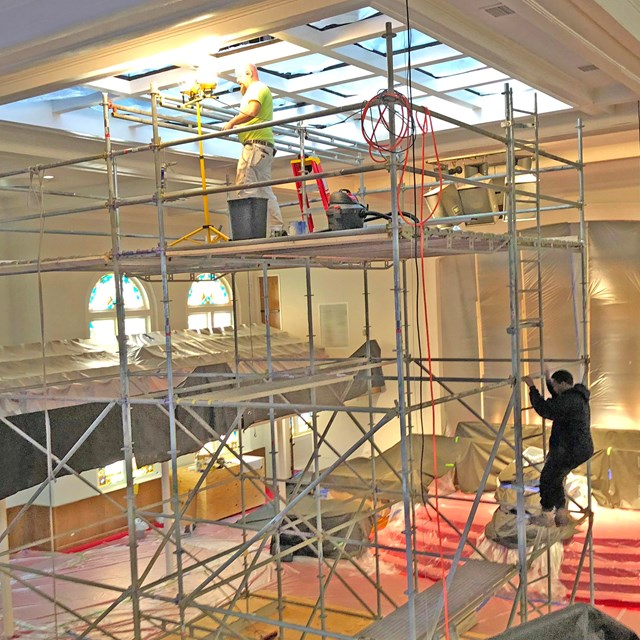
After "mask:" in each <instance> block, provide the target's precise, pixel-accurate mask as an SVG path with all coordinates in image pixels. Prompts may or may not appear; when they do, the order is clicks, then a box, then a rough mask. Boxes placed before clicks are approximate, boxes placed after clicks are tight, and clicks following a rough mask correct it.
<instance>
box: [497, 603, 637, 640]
mask: <svg viewBox="0 0 640 640" xmlns="http://www.w3.org/2000/svg"><path fill="white" fill-rule="evenodd" d="M533 638H544V640H638V636H637V635H636V634H635V633H634V632H633V631H631V629H628V628H627V627H625V626H624V625H623V624H621V623H619V622H618V621H617V620H615V619H614V618H612V617H611V616H608V615H607V614H606V613H602V611H599V610H598V609H596V608H595V607H591V606H590V605H588V604H574V605H572V606H570V607H566V608H564V609H560V611H554V612H553V613H549V614H547V615H546V616H542V617H540V618H536V619H535V620H532V621H531V622H527V623H526V624H522V625H520V626H518V627H513V628H511V629H509V630H508V631H505V632H504V633H501V634H500V635H498V636H494V637H493V638H492V639H491V640H532V639H533Z"/></svg>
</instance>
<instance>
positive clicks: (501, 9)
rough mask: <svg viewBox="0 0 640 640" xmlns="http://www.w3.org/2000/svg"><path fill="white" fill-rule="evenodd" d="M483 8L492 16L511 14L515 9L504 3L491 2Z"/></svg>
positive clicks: (500, 16)
mask: <svg viewBox="0 0 640 640" xmlns="http://www.w3.org/2000/svg"><path fill="white" fill-rule="evenodd" d="M484 10H485V11H486V12H487V13H488V14H489V15H490V16H493V17H494V18H502V17H504V16H512V15H513V14H514V13H515V11H514V10H513V9H510V8H509V7H507V5H505V4H492V5H491V6H490V7H484Z"/></svg>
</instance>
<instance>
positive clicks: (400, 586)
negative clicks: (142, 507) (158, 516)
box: [12, 495, 640, 640]
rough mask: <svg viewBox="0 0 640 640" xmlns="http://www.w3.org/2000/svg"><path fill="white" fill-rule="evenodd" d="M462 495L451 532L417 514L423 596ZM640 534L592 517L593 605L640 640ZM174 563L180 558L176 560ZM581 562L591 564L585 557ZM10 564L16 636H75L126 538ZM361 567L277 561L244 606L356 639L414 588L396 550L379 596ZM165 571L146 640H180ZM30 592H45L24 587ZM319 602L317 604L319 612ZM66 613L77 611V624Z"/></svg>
mask: <svg viewBox="0 0 640 640" xmlns="http://www.w3.org/2000/svg"><path fill="white" fill-rule="evenodd" d="M454 498H463V499H461V500H460V499H441V500H440V506H439V510H440V512H441V513H442V515H443V516H444V517H445V518H446V519H447V520H448V522H449V523H448V524H447V522H445V521H444V520H440V522H438V519H437V518H434V515H433V513H430V512H429V511H428V510H425V511H424V512H420V511H419V512H418V517H417V519H416V524H417V539H418V547H419V549H424V550H428V552H430V553H431V555H427V552H426V551H425V554H424V555H419V557H418V568H419V573H420V578H419V579H418V589H419V590H422V589H425V588H427V587H428V586H430V585H431V584H433V580H435V579H437V578H439V577H440V575H441V574H442V566H443V565H442V562H441V561H440V558H439V557H438V554H439V553H440V548H442V550H443V551H445V552H449V551H450V550H451V549H453V548H455V545H456V543H457V534H455V533H454V528H456V527H458V528H462V527H463V526H464V523H465V521H466V519H467V514H468V512H469V508H470V504H471V502H470V498H469V497H468V496H461V495H456V496H454ZM495 509H496V504H495V503H494V502H493V501H492V500H490V499H486V500H484V501H483V502H482V503H481V504H480V506H479V509H478V513H477V515H476V518H475V520H474V523H473V527H472V530H471V534H470V538H471V539H472V540H473V541H474V542H475V543H478V544H479V543H480V542H481V541H482V537H483V535H484V533H483V532H484V526H485V525H486V523H487V522H488V521H489V520H490V519H491V516H492V513H493V511H494V510H495ZM638 531H640V512H636V511H622V510H610V509H604V508H598V509H597V511H596V513H595V519H594V528H593V537H594V545H593V546H594V553H593V558H594V565H593V568H594V578H595V603H596V606H598V608H599V609H601V610H602V611H604V612H605V613H607V614H608V615H610V616H612V617H613V618H615V619H617V620H619V621H620V622H622V623H623V624H625V625H626V626H628V627H629V628H631V629H632V630H634V631H635V632H636V633H638V634H640V540H639V536H638V534H637V532H638ZM383 534H384V542H385V544H389V545H390V546H393V543H394V541H395V542H396V543H397V542H398V541H399V539H398V530H397V528H395V525H394V521H393V518H391V519H390V524H389V525H388V528H387V530H386V533H385V532H384V531H382V532H380V537H381V539H383ZM241 538H242V533H241V532H240V531H239V530H238V529H231V528H229V527H224V526H221V525H201V526H200V527H198V528H197V529H196V531H195V532H194V533H193V534H192V536H191V537H190V538H187V539H185V549H186V551H187V554H186V556H185V558H186V559H185V563H187V564H190V563H191V562H192V560H198V559H201V558H203V557H205V556H206V555H211V554H212V553H216V552H218V551H220V552H221V554H222V556H221V557H224V551H225V550H226V549H228V548H229V547H230V546H232V545H233V544H237V543H238V542H240V540H241ZM583 539H584V527H583V530H582V531H580V532H578V534H577V535H576V536H575V537H574V538H573V540H571V541H567V542H565V543H564V544H563V545H562V548H563V551H564V557H563V559H562V565H561V571H560V575H559V581H558V588H559V589H560V592H559V593H558V594H557V601H558V606H564V605H565V604H566V603H567V602H568V595H569V593H570V591H569V590H570V587H571V586H572V582H573V576H574V575H575V571H576V567H577V563H578V562H579V560H580V552H581V550H582V546H583V545H582V542H583ZM159 543H160V537H159V536H157V534H156V533H155V532H153V531H149V532H147V535H146V537H145V539H144V540H142V541H141V542H140V545H139V547H138V550H139V567H140V571H141V572H142V571H144V568H145V567H146V566H147V564H148V562H149V559H150V558H152V556H153V555H154V553H155V552H156V550H157V549H158V546H159ZM470 552H471V551H470ZM262 553H264V554H265V556H264V559H268V556H267V555H266V551H263V552H262ZM170 560H172V561H173V560H174V559H173V558H171V557H170ZM243 562H244V561H243V560H242V559H238V560H237V561H236V562H235V563H233V564H232V565H231V566H230V567H229V568H228V570H229V571H230V572H233V573H234V574H235V573H237V574H238V575H241V574H242V569H243ZM585 562H586V566H588V557H587V558H586V560H585ZM12 563H13V564H14V566H15V567H18V566H19V567H21V568H22V569H23V571H22V572H20V573H19V574H18V577H19V578H20V581H14V583H13V598H14V609H15V617H16V620H17V621H18V629H19V631H20V634H19V637H21V638H28V639H33V640H44V639H45V638H46V639H47V640H50V639H51V638H54V637H55V638H58V637H59V638H71V637H74V636H73V634H72V633H71V634H70V635H65V633H64V632H61V631H60V630H61V629H68V630H70V631H71V632H72V631H73V630H76V629H78V628H79V627H81V626H83V625H82V619H84V620H87V619H89V618H94V617H95V616H96V615H98V614H99V613H100V612H105V611H106V610H107V607H108V605H109V603H110V602H112V601H113V599H114V596H116V595H118V593H119V591H118V589H120V587H121V586H124V585H126V584H127V582H128V575H129V571H130V564H129V560H128V547H127V544H126V540H124V541H120V542H114V543H110V544H108V545H102V546H100V547H96V548H94V549H89V550H86V551H84V552H81V553H76V554H43V553H33V552H23V553H21V554H19V555H18V556H16V557H14V558H12ZM52 567H55V570H56V572H57V573H59V575H60V579H59V580H57V581H56V584H55V586H54V585H53V583H52V581H51V579H50V578H47V577H43V576H39V575H38V571H40V570H43V571H48V570H50V569H51V568H52ZM360 568H361V569H362V571H359V570H358V569H356V568H355V567H353V566H352V565H350V564H349V563H347V562H345V561H341V562H339V563H338V565H337V567H336V570H335V571H333V572H332V571H331V567H330V566H327V565H323V566H322V567H320V566H319V563H318V560H317V559H315V558H308V557H307V558H304V557H296V558H295V559H294V561H293V562H291V563H286V564H283V565H282V572H281V575H280V580H279V581H278V579H277V574H276V572H275V566H274V564H273V563H271V564H267V565H266V566H265V567H264V568H263V569H261V570H260V571H258V572H256V573H255V575H253V576H252V581H251V584H250V585H249V588H250V591H251V593H252V596H251V598H249V599H242V600H240V601H239V606H240V607H241V610H245V611H249V610H251V611H254V610H256V609H260V610H261V612H262V615H263V616H264V617H265V618H275V619H277V618H278V615H279V614H278V607H277V604H276V603H277V601H278V593H279V592H280V594H281V599H280V602H282V603H284V609H282V615H283V616H284V617H285V619H286V620H287V621H288V622H289V623H290V624H291V625H292V628H290V629H287V630H286V632H285V634H284V635H285V637H286V638H287V640H289V639H290V638H291V639H294V640H297V638H298V637H300V636H301V633H300V631H296V630H295V627H296V625H305V624H307V622H309V621H310V620H311V623H312V625H317V624H319V622H318V621H319V616H320V613H323V614H324V620H325V625H326V628H327V629H331V630H333V631H335V632H338V633H341V634H344V635H352V634H354V633H357V631H358V630H359V629H362V628H364V627H365V626H367V625H368V624H369V623H370V622H371V614H372V612H374V611H376V610H377V609H378V606H380V608H381V609H382V611H383V612H384V613H388V612H390V611H392V610H393V609H394V608H395V607H396V606H398V605H399V604H402V602H404V601H405V599H406V595H405V593H406V590H407V587H408V585H407V577H406V573H405V572H404V571H403V554H402V553H400V552H389V553H388V554H387V555H386V556H385V557H384V558H383V562H381V563H380V565H379V566H378V569H377V570H378V571H379V572H380V576H379V584H380V589H376V588H375V587H374V586H373V585H372V584H371V583H370V582H369V581H368V580H367V579H366V578H365V577H364V576H363V572H364V573H366V574H368V575H370V576H374V575H375V572H376V565H375V563H374V561H373V558H372V557H370V556H364V557H363V558H361V560H360ZM164 569H165V558H164V557H161V558H160V561H159V562H157V563H156V566H154V568H153V569H152V570H151V571H150V573H149V575H148V576H147V577H146V579H145V582H144V584H145V586H146V588H147V589H148V590H149V593H154V594H158V595H159V596H161V597H164V598H165V599H166V600H167V602H165V603H163V602H161V601H158V600H154V599H150V598H143V600H142V602H143V611H144V612H145V616H146V617H145V619H144V620H143V622H142V627H143V630H144V636H145V638H148V639H149V640H152V639H154V638H160V637H165V638H169V637H177V636H166V634H165V633H163V632H162V628H161V626H162V625H161V621H162V620H163V619H170V618H172V617H173V616H175V615H177V607H175V606H174V605H172V604H171V603H170V602H169V601H170V599H171V598H173V597H174V596H175V594H176V593H177V590H178V585H177V582H175V581H174V582H172V583H169V584H167V585H160V586H158V585H154V584H153V583H154V580H156V579H158V578H160V577H161V575H162V573H163V571H164ZM320 571H322V575H323V581H324V582H325V583H326V587H325V589H324V590H323V593H322V600H323V606H322V607H320V605H319V604H318V603H319V599H318V598H319V595H320V594H319V588H318V575H319V572H320ZM207 575H208V574H207V573H206V570H204V569H202V568H199V569H196V570H194V571H191V572H188V573H187V574H186V576H185V579H184V580H185V583H184V585H183V590H184V591H185V592H189V590H190V589H192V588H193V586H194V585H196V584H199V583H200V582H201V581H202V580H203V579H204V578H205V577H206V576H207ZM583 575H584V574H583ZM238 580H239V579H238ZM84 581H100V582H101V583H104V584H106V585H108V586H109V587H110V588H105V587H95V586H90V584H89V583H86V582H84ZM238 584H239V583H238V581H235V582H231V583H230V584H228V585H226V586H225V587H224V588H220V589H217V590H214V591H212V592H210V593H209V594H206V596H203V597H202V598H201V600H202V601H203V602H205V603H206V604H211V605H215V604H217V603H219V602H221V601H222V600H223V599H227V598H229V597H230V596H231V595H232V594H234V593H235V591H236V588H238ZM27 585H29V586H30V587H32V588H35V589H37V591H33V590H32V589H29V588H27ZM512 593H513V592H512V590H510V589H509V588H505V589H503V590H501V591H500V592H498V593H497V594H496V595H494V596H492V597H490V598H488V599H487V600H486V602H485V603H484V605H483V607H482V608H481V609H480V610H479V611H478V613H477V616H476V619H477V622H476V624H475V626H474V627H473V628H472V629H471V630H470V631H469V632H468V635H467V637H468V638H481V637H489V636H492V635H495V634H497V633H499V632H500V631H502V630H504V628H505V627H506V623H507V620H508V617H509V613H510V610H511V606H512ZM50 597H55V598H56V599H57V600H58V601H59V602H60V603H61V604H62V606H59V607H57V608H56V609H55V610H54V608H53V605H52V604H51V603H50V601H48V599H47V598H50ZM588 599H589V594H588V591H587V590H586V584H585V581H584V580H581V581H580V583H579V585H578V591H577V600H586V601H588ZM314 605H317V606H316V610H314ZM242 607H244V609H242ZM67 609H68V610H67ZM70 610H73V611H76V612H77V613H76V615H72V614H71V612H70ZM545 611H546V610H545ZM78 616H79V617H78ZM188 620H189V621H190V622H191V623H192V627H193V628H192V629H191V631H190V633H192V635H190V636H187V637H195V638H203V637H205V636H206V635H207V632H206V630H207V629H211V628H212V624H213V623H212V621H211V620H210V619H209V620H206V619H204V620H203V619H202V618H201V616H199V615H196V614H195V613H189V614H188ZM226 624H228V625H231V627H232V628H235V629H236V630H237V632H239V633H241V634H242V635H246V634H248V636H247V637H251V638H257V639H258V638H266V637H268V636H269V634H270V633H273V632H274V631H276V630H277V627H274V626H272V625H269V624H267V623H264V624H262V625H260V624H259V625H257V626H256V625H251V624H248V623H247V622H246V621H243V620H242V619H241V618H237V619H231V618H229V619H228V620H227V622H226ZM56 627H57V629H58V633H57V634H56V632H55V629H56ZM101 628H102V631H103V632H104V633H95V632H94V633H93V634H92V635H91V636H90V637H91V638H102V637H105V638H107V637H112V638H113V637H115V638H118V639H119V638H123V639H124V638H130V637H132V631H133V628H132V623H131V610H130V607H129V605H128V604H127V602H126V601H125V602H124V603H123V604H122V605H120V606H119V607H118V608H117V609H115V610H114V611H113V612H110V613H109V614H108V615H106V616H105V618H104V621H103V622H102V623H101ZM76 637H77V636H76ZM231 637H233V634H232V636H231ZM307 637H309V636H307ZM280 638H282V634H281V635H280Z"/></svg>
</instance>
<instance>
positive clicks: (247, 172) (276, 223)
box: [229, 142, 284, 237]
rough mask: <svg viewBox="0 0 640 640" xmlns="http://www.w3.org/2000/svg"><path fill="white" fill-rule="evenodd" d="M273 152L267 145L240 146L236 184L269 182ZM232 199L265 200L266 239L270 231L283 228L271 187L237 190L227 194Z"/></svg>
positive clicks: (255, 143)
mask: <svg viewBox="0 0 640 640" xmlns="http://www.w3.org/2000/svg"><path fill="white" fill-rule="evenodd" d="M273 153H274V150H273V148H271V147H268V146H267V145H263V144H260V143H259V142H254V143H253V144H245V145H242V153H241V154H240V158H239V159H238V168H237V170H236V184H237V185H243V184H250V183H252V182H263V181H266V180H271V164H272V162H273ZM229 197H230V198H232V199H239V198H266V199H267V237H268V236H269V235H270V232H271V231H272V230H280V229H282V228H283V226H284V223H283V221H282V213H281V212H280V205H279V204H278V200H277V199H276V196H275V195H274V193H273V189H272V188H271V187H248V188H246V189H238V191H232V192H230V194H229Z"/></svg>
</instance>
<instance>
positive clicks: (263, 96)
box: [238, 80, 273, 142]
mask: <svg viewBox="0 0 640 640" xmlns="http://www.w3.org/2000/svg"><path fill="white" fill-rule="evenodd" d="M252 100H255V101H256V102H259V103H260V111H258V115H257V116H256V117H255V118H252V119H251V120H249V122H245V123H244V124H242V125H241V126H243V127H248V126H249V125H251V124H258V123H260V122H269V121H270V120H273V97H272V96H271V90H270V89H269V87H267V85H266V84H265V83H264V82H260V81H259V80H256V81H255V82H252V83H251V84H250V85H249V87H248V89H247V92H246V93H245V94H244V95H243V96H242V102H241V103H240V111H244V110H245V109H246V108H247V107H248V106H249V102H251V101H252ZM238 139H239V140H240V142H249V141H250V140H264V141H266V142H273V131H272V130H271V127H265V128H264V129H257V130H256V131H247V132H246V133H240V134H238Z"/></svg>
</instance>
